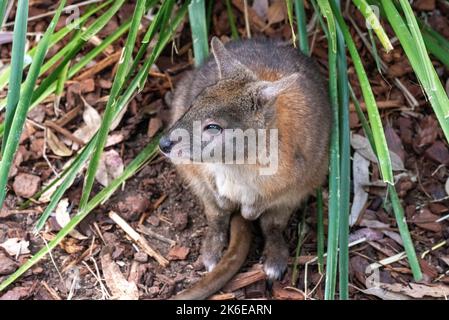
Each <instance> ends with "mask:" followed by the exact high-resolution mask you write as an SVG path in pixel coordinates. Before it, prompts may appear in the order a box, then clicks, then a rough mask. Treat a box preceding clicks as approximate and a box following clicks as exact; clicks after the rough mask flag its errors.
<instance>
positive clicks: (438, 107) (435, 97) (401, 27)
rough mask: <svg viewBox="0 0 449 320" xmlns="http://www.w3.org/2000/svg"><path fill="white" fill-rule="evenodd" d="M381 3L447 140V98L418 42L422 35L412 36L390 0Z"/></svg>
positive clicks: (448, 104)
mask: <svg viewBox="0 0 449 320" xmlns="http://www.w3.org/2000/svg"><path fill="white" fill-rule="evenodd" d="M381 3H382V7H383V9H384V12H385V15H386V17H387V19H388V21H389V22H390V25H391V27H392V28H393V30H394V32H395V34H396V36H397V37H398V39H399V41H400V43H401V46H402V48H403V49H404V51H405V54H406V55H407V58H408V59H409V60H410V65H411V66H412V68H413V70H414V71H415V74H416V76H417V78H418V80H419V82H420V83H421V85H422V87H423V88H424V91H425V93H426V95H427V97H428V100H429V102H430V104H431V106H432V108H433V110H434V112H435V114H436V116H437V118H438V122H439V123H440V126H441V128H442V130H443V132H444V135H445V137H446V140H447V141H449V119H448V118H447V114H448V110H449V99H448V97H447V94H446V92H445V90H444V88H443V86H442V84H441V81H440V79H438V75H437V74H436V71H435V69H434V68H433V65H432V63H431V62H430V59H429V56H428V55H427V53H426V49H425V48H422V45H421V44H420V43H421V41H422V37H421V36H420V35H418V36H417V37H415V36H412V33H411V31H410V30H409V29H408V28H407V24H406V23H405V22H404V20H403V18H402V17H401V15H400V14H399V12H398V11H397V9H396V7H395V6H394V4H393V3H392V2H391V1H385V0H382V1H381ZM401 4H402V3H401ZM403 5H404V7H405V8H407V4H405V3H404V4H403ZM410 10H411V9H410ZM407 12H408V20H409V21H410V22H412V23H411V24H410V25H409V26H414V27H413V30H414V31H413V34H418V33H419V30H416V28H417V26H415V23H413V21H414V22H416V21H415V18H414V16H413V12H412V13H411V14H410V12H409V10H407ZM429 77H430V78H429Z"/></svg>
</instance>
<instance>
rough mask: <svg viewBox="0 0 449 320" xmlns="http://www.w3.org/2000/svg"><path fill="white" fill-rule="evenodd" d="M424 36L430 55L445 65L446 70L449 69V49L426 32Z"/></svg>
mask: <svg viewBox="0 0 449 320" xmlns="http://www.w3.org/2000/svg"><path fill="white" fill-rule="evenodd" d="M422 36H423V39H424V42H425V43H426V48H427V50H429V53H430V54H432V55H433V56H434V57H435V58H437V60H439V61H440V62H441V63H443V64H444V65H445V66H446V68H449V55H448V54H447V53H448V52H449V48H446V47H445V46H444V45H442V44H441V43H440V42H439V41H438V39H436V38H435V37H433V36H432V35H431V34H430V33H429V32H427V31H425V30H423V33H422Z"/></svg>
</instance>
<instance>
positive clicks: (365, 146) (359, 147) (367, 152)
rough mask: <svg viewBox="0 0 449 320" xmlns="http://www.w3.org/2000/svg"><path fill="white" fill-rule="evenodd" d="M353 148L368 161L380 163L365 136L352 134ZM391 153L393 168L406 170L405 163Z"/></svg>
mask: <svg viewBox="0 0 449 320" xmlns="http://www.w3.org/2000/svg"><path fill="white" fill-rule="evenodd" d="M351 146H352V147H353V148H354V149H355V150H356V151H358V152H359V153H360V154H361V155H362V156H363V157H364V158H365V159H368V160H370V161H371V162H374V163H378V161H377V157H376V155H375V154H374V151H373V149H372V148H371V145H370V143H369V140H368V139H367V138H365V137H364V136H361V135H359V134H351ZM389 151H390V159H391V166H392V167H393V170H394V171H404V170H405V168H404V163H403V162H402V160H401V158H400V157H399V156H398V155H397V154H396V153H394V152H393V151H391V150H389Z"/></svg>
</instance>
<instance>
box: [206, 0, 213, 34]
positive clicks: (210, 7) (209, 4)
mask: <svg viewBox="0 0 449 320" xmlns="http://www.w3.org/2000/svg"><path fill="white" fill-rule="evenodd" d="M214 3H215V1H214V0H208V1H207V8H206V25H207V32H208V33H209V31H210V27H211V26H212V13H213V10H214Z"/></svg>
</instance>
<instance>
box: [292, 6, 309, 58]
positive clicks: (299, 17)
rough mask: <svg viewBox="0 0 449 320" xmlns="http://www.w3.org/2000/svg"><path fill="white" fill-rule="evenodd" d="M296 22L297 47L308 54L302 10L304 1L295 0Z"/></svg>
mask: <svg viewBox="0 0 449 320" xmlns="http://www.w3.org/2000/svg"><path fill="white" fill-rule="evenodd" d="M295 15H296V24H297V27H298V44H299V49H300V50H301V51H302V53H304V54H305V55H309V39H308V37H307V24H306V12H305V10H304V2H303V1H302V0H295Z"/></svg>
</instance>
